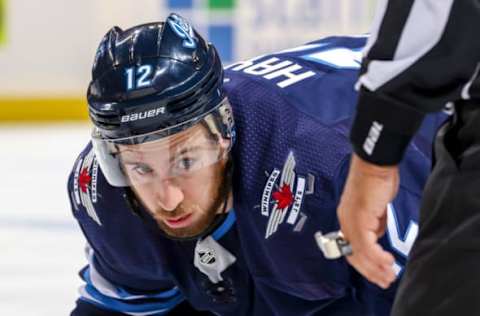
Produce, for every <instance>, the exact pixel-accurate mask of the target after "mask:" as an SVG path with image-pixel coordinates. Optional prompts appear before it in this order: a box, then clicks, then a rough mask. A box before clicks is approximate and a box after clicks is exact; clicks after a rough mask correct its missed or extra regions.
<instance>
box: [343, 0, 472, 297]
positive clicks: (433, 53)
mask: <svg viewBox="0 0 480 316" xmlns="http://www.w3.org/2000/svg"><path fill="white" fill-rule="evenodd" d="M378 4H379V8H378V10H377V16H376V19H375V22H374V25H373V29H372V32H371V37H370V38H369V41H368V43H367V47H366V50H365V55H364V60H363V63H362V71H361V74H360V78H359V81H358V87H359V89H360V95H359V101H358V106H357V114H356V117H355V120H354V123H353V126H352V130H351V134H350V138H351V141H352V145H353V150H354V154H353V157H352V162H351V166H350V171H349V174H348V178H347V181H346V184H345V187H344V191H343V194H342V197H341V200H340V204H339V206H338V209H337V214H338V218H339V222H340V228H341V230H342V231H343V234H344V236H345V238H346V239H347V240H348V241H349V242H350V244H351V247H352V251H353V254H352V255H350V256H348V257H347V260H348V261H349V263H350V264H351V265H353V266H354V267H355V268H356V269H357V270H358V271H359V272H360V273H361V274H362V275H363V276H365V277H366V278H367V279H368V280H370V281H371V282H373V283H375V284H377V285H379V286H381V287H383V288H386V287H388V286H389V285H390V284H391V283H392V282H393V281H394V279H395V273H394V271H393V269H392V265H393V263H394V258H393V256H392V254H390V253H388V252H386V251H385V250H383V248H382V247H381V246H380V244H379V243H378V242H377V241H378V238H379V237H380V236H382V235H383V233H384V231H385V226H386V208H387V204H388V203H389V202H391V201H392V200H393V199H394V198H395V195H396V193H397V190H398V183H399V176H398V167H397V164H398V163H399V162H400V160H401V159H402V156H403V153H404V151H405V149H406V147H407V145H408V143H409V142H410V140H411V138H412V136H413V135H414V134H415V132H416V131H417V130H418V128H419V126H420V124H421V122H422V120H423V118H424V116H425V114H426V113H428V112H433V111H438V110H440V109H442V108H443V107H444V106H445V105H446V103H448V102H451V101H455V100H459V99H469V98H471V97H472V98H478V97H479V95H478V91H479V90H480V89H479V87H480V84H479V82H478V80H476V79H477V76H478V70H479V69H478V68H477V66H478V65H477V62H478V60H479V58H478V55H479V53H478V52H479V50H480V43H479V42H480V41H479V40H478V36H477V35H476V34H475V32H477V30H478V29H480V0H390V1H387V0H379V3H378ZM475 94H477V95H475Z"/></svg>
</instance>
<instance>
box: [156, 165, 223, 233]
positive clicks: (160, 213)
mask: <svg viewBox="0 0 480 316" xmlns="http://www.w3.org/2000/svg"><path fill="white" fill-rule="evenodd" d="M227 164H228V163H227ZM225 165H226V163H225V162H224V161H223V162H219V163H218V166H216V167H217V168H214V169H215V170H216V172H215V175H214V177H213V179H212V181H213V187H212V188H211V190H210V192H208V193H206V194H208V195H210V196H211V197H212V198H211V199H210V203H209V205H208V206H207V207H204V208H202V207H200V206H199V205H198V204H195V203H194V202H193V203H192V202H190V201H185V202H182V203H180V204H179V205H178V206H177V207H176V208H175V210H173V211H165V210H163V209H161V208H159V209H157V210H155V212H154V213H153V214H152V215H153V218H154V219H155V221H156V222H157V225H158V226H159V227H160V229H161V230H162V231H163V232H164V233H165V234H166V235H167V236H170V237H173V238H191V237H194V236H199V235H201V234H202V233H203V232H205V231H207V229H209V228H210V226H211V225H212V223H213V222H214V221H215V219H216V217H217V216H218V215H219V213H220V212H222V211H223V210H224V206H225V205H224V204H225V203H227V198H228V194H229V193H230V190H231V183H230V181H229V179H228V176H227V175H226V168H227V167H226V166H225ZM192 212H193V214H192V215H191V216H194V215H195V216H198V215H197V214H200V217H199V218H197V219H196V220H195V221H194V222H193V223H192V224H191V225H189V226H187V227H180V228H171V227H169V226H168V225H167V224H165V222H164V220H165V219H166V218H178V217H181V216H183V215H187V214H189V213H192Z"/></svg>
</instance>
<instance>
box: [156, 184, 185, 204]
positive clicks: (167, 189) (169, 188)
mask: <svg viewBox="0 0 480 316" xmlns="http://www.w3.org/2000/svg"><path fill="white" fill-rule="evenodd" d="M183 199H184V194H183V191H182V190H181V188H180V187H178V186H177V185H175V184H174V183H172V182H171V181H170V180H164V181H162V183H161V184H160V185H158V186H157V188H156V200H157V203H158V205H159V206H160V207H161V208H162V209H164V210H165V211H173V210H175V209H176V208H177V206H178V205H179V204H180V203H181V202H182V201H183Z"/></svg>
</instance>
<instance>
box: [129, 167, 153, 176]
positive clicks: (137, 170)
mask: <svg viewBox="0 0 480 316" xmlns="http://www.w3.org/2000/svg"><path fill="white" fill-rule="evenodd" d="M132 169H133V171H134V172H135V173H136V174H138V175H141V176H146V175H149V174H151V173H152V172H153V169H152V168H150V167H149V166H147V165H145V164H137V165H135V166H134V167H133V168H132Z"/></svg>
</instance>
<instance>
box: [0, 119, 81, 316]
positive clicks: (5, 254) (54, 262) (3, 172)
mask: <svg viewBox="0 0 480 316" xmlns="http://www.w3.org/2000/svg"><path fill="white" fill-rule="evenodd" d="M89 134H90V126H89V125H87V124H55V125H52V124H49V125H37V126H32V125H0V315H5V316H6V315H16V316H26V315H28V316H44V315H45V316H57V315H58V316H63V315H69V313H70V311H71V310H72V308H73V306H74V303H75V300H76V298H77V296H78V294H77V289H78V287H79V286H80V284H81V281H80V279H79V277H78V275H77V273H78V271H79V270H80V269H81V268H82V267H83V266H84V265H85V263H86V260H85V258H84V254H83V247H84V243H85V242H84V239H83V236H82V234H81V232H80V229H79V228H78V226H77V224H76V222H75V220H74V219H73V217H72V215H71V211H70V206H69V202H68V197H67V191H66V181H67V176H68V173H69V171H70V169H71V168H72V166H73V162H74V160H75V158H76V156H77V155H78V153H79V152H80V151H81V150H82V148H83V147H84V146H85V145H86V143H87V141H88V138H89Z"/></svg>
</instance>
